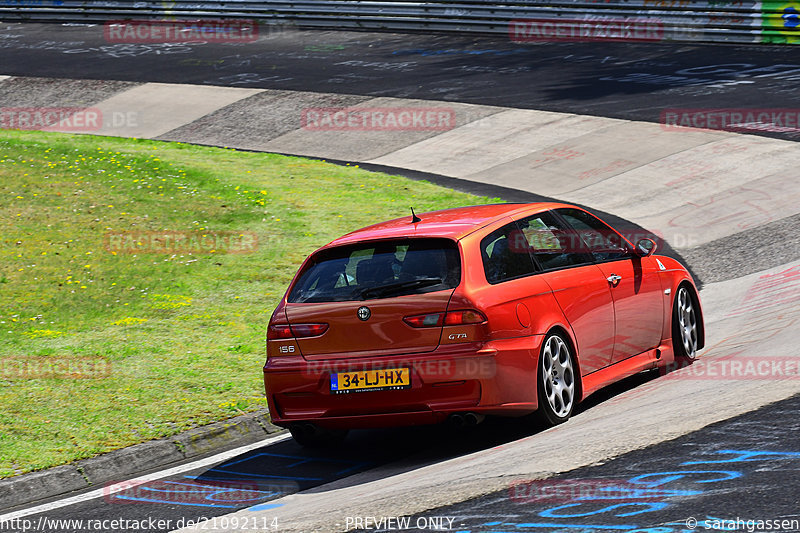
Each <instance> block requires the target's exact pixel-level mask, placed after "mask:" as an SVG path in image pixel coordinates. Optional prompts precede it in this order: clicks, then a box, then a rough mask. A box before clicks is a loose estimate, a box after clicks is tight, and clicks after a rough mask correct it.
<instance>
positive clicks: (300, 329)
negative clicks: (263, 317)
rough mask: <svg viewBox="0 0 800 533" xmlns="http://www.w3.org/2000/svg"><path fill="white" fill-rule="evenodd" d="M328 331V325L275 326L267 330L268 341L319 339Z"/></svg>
mask: <svg viewBox="0 0 800 533" xmlns="http://www.w3.org/2000/svg"><path fill="white" fill-rule="evenodd" d="M326 331H328V324H292V325H291V326H290V325H289V324H274V325H271V326H270V327H269V328H268V329H267V339H269V340H280V339H295V338H302V337H318V336H320V335H322V334H323V333H325V332H326Z"/></svg>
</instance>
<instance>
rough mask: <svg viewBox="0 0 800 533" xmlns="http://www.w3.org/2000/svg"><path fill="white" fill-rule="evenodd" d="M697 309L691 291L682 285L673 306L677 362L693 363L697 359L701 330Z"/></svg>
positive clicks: (674, 342)
mask: <svg viewBox="0 0 800 533" xmlns="http://www.w3.org/2000/svg"><path fill="white" fill-rule="evenodd" d="M697 318H698V313H697V308H696V306H695V301H694V298H693V296H692V293H691V292H690V290H689V289H688V288H687V287H686V286H685V285H681V286H680V287H678V293H677V294H676V295H675V303H674V304H673V306H672V346H673V347H674V350H675V361H676V362H678V363H691V362H692V361H694V360H695V359H696V358H697V347H698V345H699V328H698V324H697Z"/></svg>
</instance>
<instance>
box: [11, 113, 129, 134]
mask: <svg viewBox="0 0 800 533" xmlns="http://www.w3.org/2000/svg"><path fill="white" fill-rule="evenodd" d="M138 125H139V113H138V112H136V111H112V112H107V113H103V111H102V110H101V109H98V108H94V107H0V128H2V129H16V130H45V131H47V130H58V131H64V132H75V133H87V132H92V131H98V130H100V129H102V128H123V127H127V128H133V127H137V126H138Z"/></svg>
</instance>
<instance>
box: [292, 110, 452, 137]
mask: <svg viewBox="0 0 800 533" xmlns="http://www.w3.org/2000/svg"><path fill="white" fill-rule="evenodd" d="M300 123H301V126H302V128H303V129H305V130H311V131H447V130H451V129H453V128H455V127H456V112H455V110H454V109H453V108H451V107H405V106H403V107H313V108H307V109H304V110H303V112H302V114H301V117H300Z"/></svg>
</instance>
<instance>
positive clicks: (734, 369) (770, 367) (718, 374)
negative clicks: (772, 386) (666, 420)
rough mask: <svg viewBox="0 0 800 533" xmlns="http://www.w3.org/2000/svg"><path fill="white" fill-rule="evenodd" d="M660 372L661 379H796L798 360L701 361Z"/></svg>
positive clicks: (745, 358) (799, 371)
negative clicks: (664, 373) (662, 375)
mask: <svg viewBox="0 0 800 533" xmlns="http://www.w3.org/2000/svg"><path fill="white" fill-rule="evenodd" d="M664 370H665V372H666V373H667V374H666V376H664V379H711V380H716V379H721V380H751V379H757V380H771V379H774V380H783V379H800V357H770V356H762V357H758V356H755V357H754V356H741V355H732V356H728V357H720V358H717V357H701V358H700V359H698V360H697V361H695V362H694V363H693V364H690V365H686V364H684V363H670V364H669V365H667V366H666V368H665V369H664ZM673 370H680V372H673Z"/></svg>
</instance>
